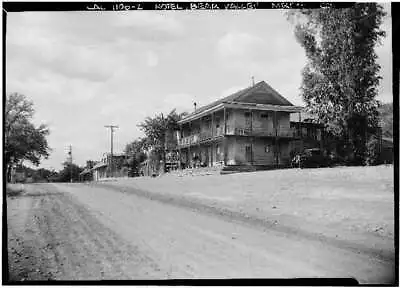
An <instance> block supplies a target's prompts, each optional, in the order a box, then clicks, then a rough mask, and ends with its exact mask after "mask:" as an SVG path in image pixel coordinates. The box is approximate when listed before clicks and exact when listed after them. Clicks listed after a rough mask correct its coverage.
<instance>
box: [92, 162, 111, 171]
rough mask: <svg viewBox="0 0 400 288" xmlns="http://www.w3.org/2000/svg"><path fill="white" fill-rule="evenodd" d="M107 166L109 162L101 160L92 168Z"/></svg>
mask: <svg viewBox="0 0 400 288" xmlns="http://www.w3.org/2000/svg"><path fill="white" fill-rule="evenodd" d="M105 166H108V165H107V163H102V162H100V163H97V164H96V165H95V166H94V167H93V168H92V169H91V170H96V169H98V168H101V167H105Z"/></svg>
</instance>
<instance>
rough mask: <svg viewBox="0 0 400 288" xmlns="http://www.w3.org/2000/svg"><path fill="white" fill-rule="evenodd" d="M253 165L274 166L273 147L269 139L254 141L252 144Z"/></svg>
mask: <svg viewBox="0 0 400 288" xmlns="http://www.w3.org/2000/svg"><path fill="white" fill-rule="evenodd" d="M253 163H254V165H274V145H273V143H272V140H270V139H255V141H254V144H253Z"/></svg>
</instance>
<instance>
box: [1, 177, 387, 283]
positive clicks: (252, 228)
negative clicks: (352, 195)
mask: <svg viewBox="0 0 400 288" xmlns="http://www.w3.org/2000/svg"><path fill="white" fill-rule="evenodd" d="M134 192H135V191H125V192H124V191H121V190H118V189H112V188H109V187H98V186H94V185H85V184H57V185H55V184H40V185H39V184H35V185H25V189H24V192H23V193H22V194H20V195H17V196H13V197H8V198H7V209H8V211H7V214H8V215H7V220H8V227H7V231H8V256H9V262H10V263H9V270H10V280H22V279H24V280H47V279H58V280H70V279H81V280H89V279H166V278H249V277H251V278H252V277H256V278H289V277H353V278H356V279H357V280H358V281H359V282H360V283H389V282H391V281H393V277H394V276H393V275H394V264H393V263H394V255H393V256H392V254H391V252H393V251H392V250H390V249H389V248H388V251H375V250H374V249H373V248H374V247H371V250H370V251H369V249H367V248H368V247H367V248H366V247H359V248H360V249H357V247H354V245H353V246H351V245H349V243H343V245H342V244H340V242H339V243H338V242H333V241H328V240H326V239H322V238H320V237H317V236H316V237H315V238H313V237H304V235H302V234H296V233H291V232H290V231H279V229H270V227H269V226H268V225H262V223H256V222H255V221H252V220H251V219H246V218H243V219H239V217H233V216H232V217H230V216H229V215H220V216H218V215H217V213H215V212H213V211H212V210H209V209H204V207H201V206H199V207H194V206H188V205H186V204H185V203H176V202H175V203H172V202H171V203H168V201H167V199H165V198H162V199H161V198H160V199H157V198H154V197H152V196H151V195H147V196H146V195H139V194H137V193H134ZM138 195H139V196H138ZM389 246H390V245H389Z"/></svg>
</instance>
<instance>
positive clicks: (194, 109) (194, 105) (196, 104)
mask: <svg viewBox="0 0 400 288" xmlns="http://www.w3.org/2000/svg"><path fill="white" fill-rule="evenodd" d="M193 105H194V112H196V106H197V104H196V102H194V103H193Z"/></svg>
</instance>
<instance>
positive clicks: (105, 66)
mask: <svg viewBox="0 0 400 288" xmlns="http://www.w3.org/2000/svg"><path fill="white" fill-rule="evenodd" d="M384 6H385V9H386V11H387V12H388V13H390V6H389V5H384ZM390 17H391V16H390V14H388V15H387V16H386V18H385V20H384V23H383V25H382V29H383V30H385V31H386V32H387V34H388V37H386V38H385V39H384V40H383V41H382V44H381V45H380V46H379V47H377V48H376V52H377V55H378V63H379V64H380V65H381V66H382V69H381V76H382V77H383V80H382V81H381V84H380V87H379V96H378V99H379V100H381V101H383V102H390V101H392V97H393V96H392V49H391V33H392V32H391V18H390ZM293 28H294V27H293V25H292V24H291V23H290V22H289V21H287V20H286V16H285V11H284V10H252V11H234V10H230V11H129V12H21V13H15V12H14V13H8V16H7V34H6V91H7V93H11V92H18V93H22V94H24V95H26V96H27V97H28V98H29V99H30V100H32V101H33V102H34V107H35V110H36V113H35V117H34V122H35V123H36V124H37V125H39V124H41V123H45V124H47V125H48V126H49V129H50V135H49V136H48V143H49V146H50V147H51V149H52V153H51V156H50V158H49V159H47V160H44V161H42V164H41V167H44V168H47V169H51V168H54V169H56V170H58V169H61V168H62V164H61V163H62V162H63V161H64V160H65V159H66V156H67V147H68V146H69V145H72V155H73V160H74V162H75V163H76V164H78V165H84V164H85V162H86V160H100V159H101V158H102V155H103V153H105V152H108V151H109V150H110V131H109V129H107V128H105V127H104V125H109V124H113V125H118V126H119V129H117V130H116V132H115V134H114V151H115V152H122V151H123V150H124V147H125V145H126V144H127V143H129V142H131V141H133V140H134V139H136V138H138V137H142V136H143V133H142V131H140V129H139V128H138V127H137V124H138V123H140V122H141V121H143V120H144V119H145V118H146V117H147V116H154V115H155V114H156V113H160V112H163V113H164V114H167V113H169V112H170V111H171V110H172V109H173V108H176V109H177V111H178V112H183V111H189V112H191V111H193V102H196V103H197V107H200V106H202V105H206V104H208V103H209V102H211V101H214V100H216V99H218V98H221V97H223V96H227V95H229V94H230V93H233V92H235V91H237V90H239V89H242V88H245V87H248V86H250V85H251V77H254V79H255V81H256V82H258V81H262V80H264V81H266V82H267V83H268V84H269V85H271V86H272V87H273V88H274V89H275V90H277V91H278V92H279V93H280V94H281V95H283V96H284V97H285V98H287V99H288V100H289V101H290V102H292V103H293V104H294V105H303V102H302V99H301V96H300V89H299V87H300V85H301V80H302V79H301V71H302V69H303V67H304V66H305V64H306V57H305V53H304V51H303V49H302V48H301V46H300V45H299V44H298V43H297V42H296V40H295V37H294V33H293V30H294V29H293Z"/></svg>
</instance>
